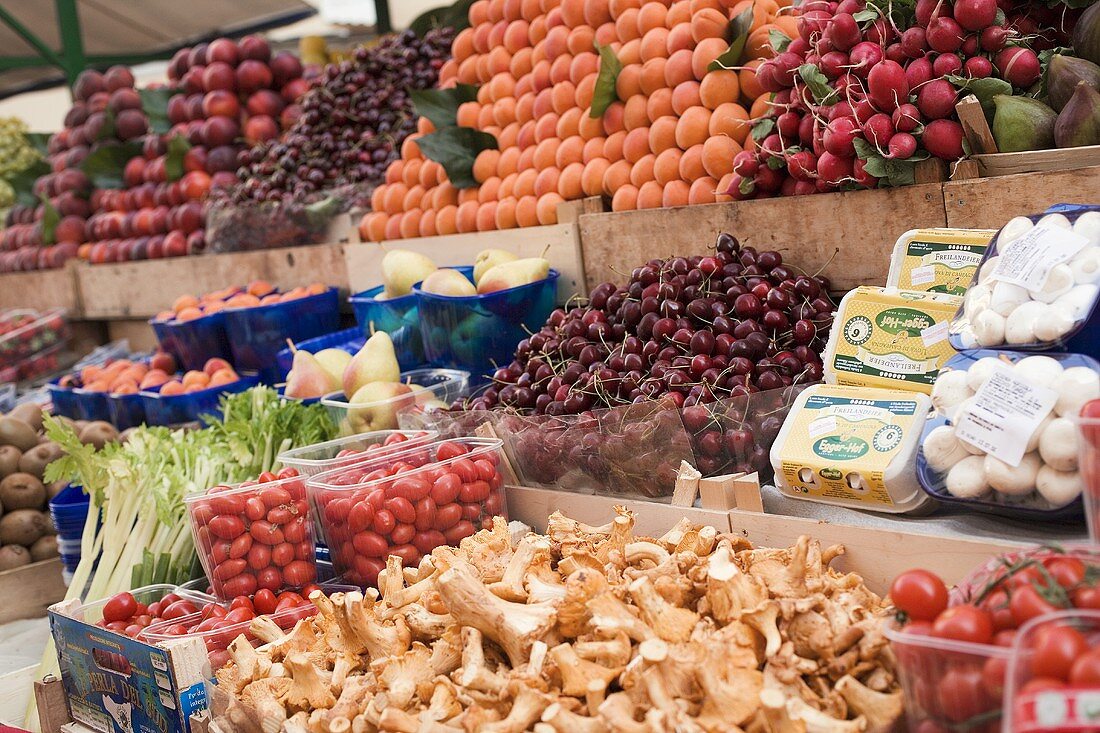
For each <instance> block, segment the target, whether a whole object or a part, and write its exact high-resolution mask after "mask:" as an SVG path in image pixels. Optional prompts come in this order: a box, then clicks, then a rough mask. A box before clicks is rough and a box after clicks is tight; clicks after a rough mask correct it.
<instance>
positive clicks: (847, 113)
mask: <svg viewBox="0 0 1100 733" xmlns="http://www.w3.org/2000/svg"><path fill="white" fill-rule="evenodd" d="M855 116H856V111H855V108H854V107H853V106H852V105H851V104H850V103H848V102H837V103H836V104H834V105H833V106H832V107H830V108H829V112H828V113H827V114H826V116H825V117H826V119H827V120H828V121H829V122H832V121H833V120H835V119H839V118H841V117H855Z"/></svg>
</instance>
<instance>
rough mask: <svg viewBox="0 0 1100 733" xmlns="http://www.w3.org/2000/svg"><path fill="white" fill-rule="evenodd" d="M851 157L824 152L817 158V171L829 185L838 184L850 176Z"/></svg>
mask: <svg viewBox="0 0 1100 733" xmlns="http://www.w3.org/2000/svg"><path fill="white" fill-rule="evenodd" d="M852 161H853V158H842V157H840V156H837V155H833V154H832V153H825V154H823V155H822V156H821V157H820V158H818V159H817V173H818V175H819V176H821V180H823V181H824V182H825V183H827V184H828V185H830V186H839V185H841V184H842V183H844V182H845V181H847V180H849V179H850V178H851V177H852Z"/></svg>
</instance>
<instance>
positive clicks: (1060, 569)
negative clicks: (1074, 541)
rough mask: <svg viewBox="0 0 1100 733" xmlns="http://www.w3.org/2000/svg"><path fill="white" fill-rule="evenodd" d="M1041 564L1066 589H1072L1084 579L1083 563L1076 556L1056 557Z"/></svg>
mask: <svg viewBox="0 0 1100 733" xmlns="http://www.w3.org/2000/svg"><path fill="white" fill-rule="evenodd" d="M1043 564H1044V565H1045V566H1046V569H1047V572H1049V573H1050V574H1051V575H1052V576H1054V579H1055V580H1057V581H1058V585H1060V586H1062V587H1063V588H1065V589H1066V590H1073V589H1074V588H1076V587H1077V586H1078V585H1080V584H1081V581H1083V580H1084V579H1085V563H1083V562H1081V560H1080V559H1078V558H1076V557H1057V558H1054V559H1052V560H1047V561H1046V562H1044V563H1043Z"/></svg>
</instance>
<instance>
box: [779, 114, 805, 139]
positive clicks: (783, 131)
mask: <svg viewBox="0 0 1100 733" xmlns="http://www.w3.org/2000/svg"><path fill="white" fill-rule="evenodd" d="M801 124H802V117H800V116H799V115H798V113H797V112H784V113H783V114H781V115H779V116H778V117H776V118H775V129H777V130H778V131H779V135H780V136H781V137H782V138H783V139H784V140H785V141H791V142H793V141H794V140H795V139H796V138H797V137H798V127H799V125H801Z"/></svg>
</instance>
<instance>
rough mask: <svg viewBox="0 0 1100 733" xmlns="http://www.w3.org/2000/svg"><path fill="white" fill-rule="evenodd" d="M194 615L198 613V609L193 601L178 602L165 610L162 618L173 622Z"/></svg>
mask: <svg viewBox="0 0 1100 733" xmlns="http://www.w3.org/2000/svg"><path fill="white" fill-rule="evenodd" d="M193 613H198V609H197V608H195V604H193V603H191V601H176V602H175V603H173V604H172V605H170V606H168V607H167V608H165V609H164V613H163V614H162V617H163V618H165V619H167V620H169V621H171V620H172V619H177V618H183V617H184V616H190V615H191V614H193Z"/></svg>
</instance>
